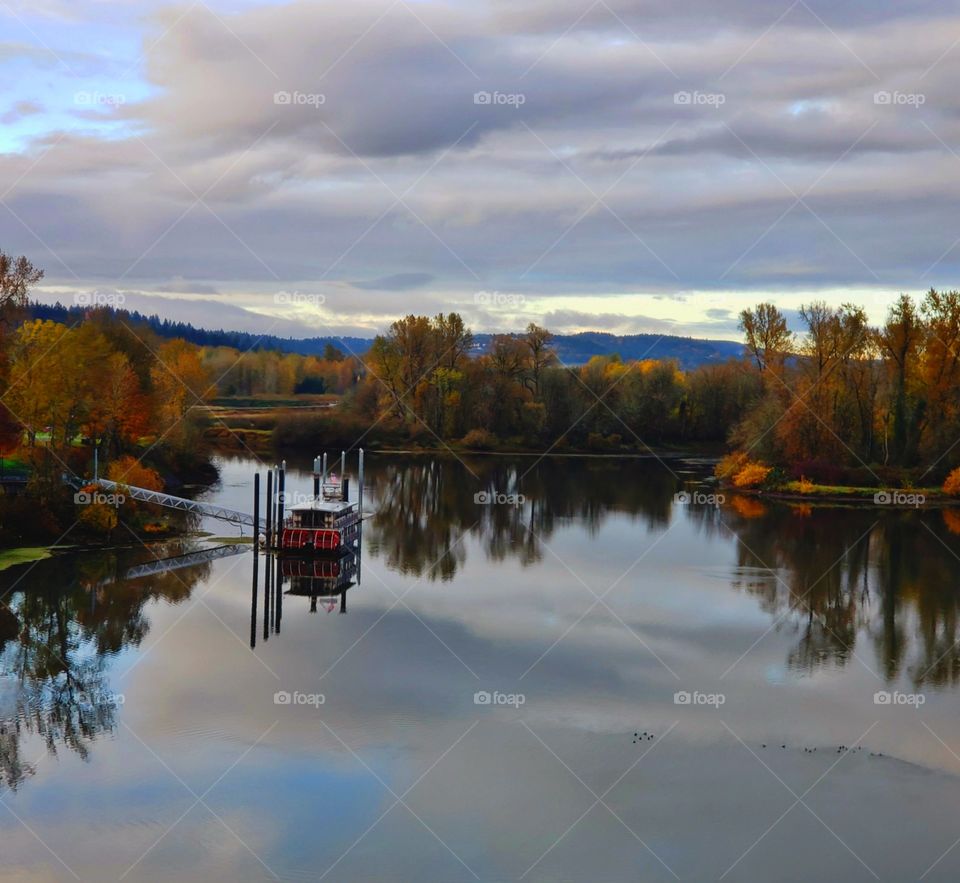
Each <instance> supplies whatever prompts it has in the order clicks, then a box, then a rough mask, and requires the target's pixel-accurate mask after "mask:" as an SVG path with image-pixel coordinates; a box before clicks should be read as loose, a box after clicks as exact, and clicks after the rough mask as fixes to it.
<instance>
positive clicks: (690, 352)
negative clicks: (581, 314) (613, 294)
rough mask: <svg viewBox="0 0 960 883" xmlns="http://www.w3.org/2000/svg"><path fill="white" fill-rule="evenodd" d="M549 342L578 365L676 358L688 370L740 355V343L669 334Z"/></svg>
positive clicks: (583, 335)
mask: <svg viewBox="0 0 960 883" xmlns="http://www.w3.org/2000/svg"><path fill="white" fill-rule="evenodd" d="M490 337H491V335H489V334H478V335H477V343H478V344H481V345H482V346H483V347H484V348H485V347H486V344H487V342H488V341H489V339H490ZM553 343H554V346H555V348H556V350H557V355H558V356H559V358H560V360H561V361H562V362H563V363H564V364H567V365H582V364H584V363H585V362H589V361H590V359H592V358H593V357H594V356H607V355H610V354H612V353H618V354H619V355H620V358H622V359H623V360H624V361H628V360H631V359H676V361H677V362H678V363H679V365H680V367H681V368H684V369H690V368H696V367H697V366H698V365H704V364H707V363H715V362H725V361H727V359H731V358H734V359H735V358H739V357H740V356H742V355H743V344H742V343H738V342H736V341H733V340H700V339H697V338H694V337H678V336H676V335H672V334H625V335H622V336H618V335H615V334H606V333H604V332H601V331H582V332H580V333H579V334H558V335H556V336H555V337H554V341H553Z"/></svg>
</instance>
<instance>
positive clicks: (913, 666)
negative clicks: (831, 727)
mask: <svg viewBox="0 0 960 883" xmlns="http://www.w3.org/2000/svg"><path fill="white" fill-rule="evenodd" d="M732 502H733V501H731V503H728V504H727V505H726V506H724V507H723V508H722V509H720V510H719V511H718V512H703V511H701V512H696V511H691V512H690V513H689V515H690V517H691V518H694V519H696V520H698V522H699V523H700V525H701V527H703V528H704V529H705V530H707V531H715V530H726V529H727V528H729V530H730V531H732V532H733V534H735V535H736V541H737V542H736V549H737V570H736V575H735V577H734V579H733V585H734V587H735V588H738V589H742V590H746V591H748V592H750V593H751V594H753V595H755V596H756V597H757V598H758V599H759V601H760V605H761V607H762V608H763V609H764V610H765V611H767V612H768V613H770V615H771V616H772V617H773V618H774V620H775V621H778V620H779V621H781V622H782V626H778V627H790V628H793V629H795V630H796V632H797V635H798V640H797V644H796V647H795V648H794V650H793V651H792V652H791V654H790V657H789V659H788V664H789V666H790V667H791V668H794V669H796V670H800V671H804V672H807V673H812V672H814V671H815V670H817V669H819V668H821V667H824V666H844V665H847V664H848V663H849V662H850V661H851V660H853V659H854V658H858V659H859V660H860V661H861V662H863V663H864V664H865V665H868V666H869V667H870V668H873V669H875V670H876V672H877V674H879V675H882V676H883V677H884V678H885V679H886V680H887V681H894V680H896V679H898V678H899V677H901V676H904V675H905V676H906V677H908V678H909V679H910V681H911V682H912V683H913V684H914V685H915V686H916V687H922V686H924V685H953V684H956V683H957V682H958V681H960V646H958V643H957V642H958V640H960V629H958V609H960V585H958V581H957V578H956V577H957V572H958V564H960V558H958V557H957V556H958V555H960V541H958V537H957V536H956V535H955V533H953V532H952V531H951V530H950V524H951V520H950V518H949V517H946V518H945V517H943V516H945V515H947V516H948V515H949V513H940V512H937V511H935V510H934V511H924V510H912V509H905V510H885V509H878V508H877V507H873V506H869V505H866V506H862V507H830V506H820V507H811V506H791V505H786V504H783V503H768V504H766V505H765V506H764V509H763V511H762V512H759V513H758V512H756V511H750V513H749V514H748V515H744V508H743V507H742V506H736V505H732ZM692 509H693V507H691V510H692ZM858 641H865V642H867V646H868V647H872V649H873V651H874V653H873V654H870V655H864V653H863V649H864V648H863V647H858V646H857V644H858ZM854 654H856V657H855V656H854Z"/></svg>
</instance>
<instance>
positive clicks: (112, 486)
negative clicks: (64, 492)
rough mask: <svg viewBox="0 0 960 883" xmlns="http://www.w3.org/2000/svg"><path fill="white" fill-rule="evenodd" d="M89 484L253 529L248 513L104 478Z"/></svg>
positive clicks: (136, 498)
mask: <svg viewBox="0 0 960 883" xmlns="http://www.w3.org/2000/svg"><path fill="white" fill-rule="evenodd" d="M90 484H98V485H100V487H102V488H105V489H106V490H108V491H117V492H119V493H123V494H128V495H129V496H131V497H132V498H133V499H134V500H140V501H141V502H144V503H155V504H156V505H158V506H166V507H167V508H168V509H179V510H180V511H181V512H192V513H193V514H194V515H202V516H204V517H206V518H219V519H220V520H221V521H229V522H230V523H231V524H246V525H249V526H250V527H253V515H251V514H250V513H248V512H238V511H237V510H236V509H227V508H226V507H225V506H215V505H213V504H212V503H201V502H199V501H197V500H188V499H186V498H185V497H174V496H172V495H171V494H162V493H160V491H151V490H148V489H147V488H143V487H134V486H132V485H129V484H118V483H117V482H115V481H108V480H107V479H105V478H97V479H93V480H91V482H90Z"/></svg>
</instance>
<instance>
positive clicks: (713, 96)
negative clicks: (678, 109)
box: [673, 90, 727, 107]
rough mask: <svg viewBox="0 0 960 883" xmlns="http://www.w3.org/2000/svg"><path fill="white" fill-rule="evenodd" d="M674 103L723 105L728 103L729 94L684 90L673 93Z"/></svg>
mask: <svg viewBox="0 0 960 883" xmlns="http://www.w3.org/2000/svg"><path fill="white" fill-rule="evenodd" d="M673 103H674V104H679V105H683V106H686V105H689V106H691V107H693V106H698V105H699V106H701V107H721V106H722V105H724V104H726V103H727V96H726V95H724V94H723V92H687V91H686V90H684V91H682V92H674V93H673Z"/></svg>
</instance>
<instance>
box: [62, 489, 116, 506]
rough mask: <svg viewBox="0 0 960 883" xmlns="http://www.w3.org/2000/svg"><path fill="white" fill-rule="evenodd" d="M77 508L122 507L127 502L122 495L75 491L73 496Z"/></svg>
mask: <svg viewBox="0 0 960 883" xmlns="http://www.w3.org/2000/svg"><path fill="white" fill-rule="evenodd" d="M73 502H74V504H75V505H77V506H122V505H123V504H124V503H126V502H127V498H126V497H125V496H124V495H123V494H105V493H103V492H101V491H77V492H76V493H75V494H74V495H73Z"/></svg>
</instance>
